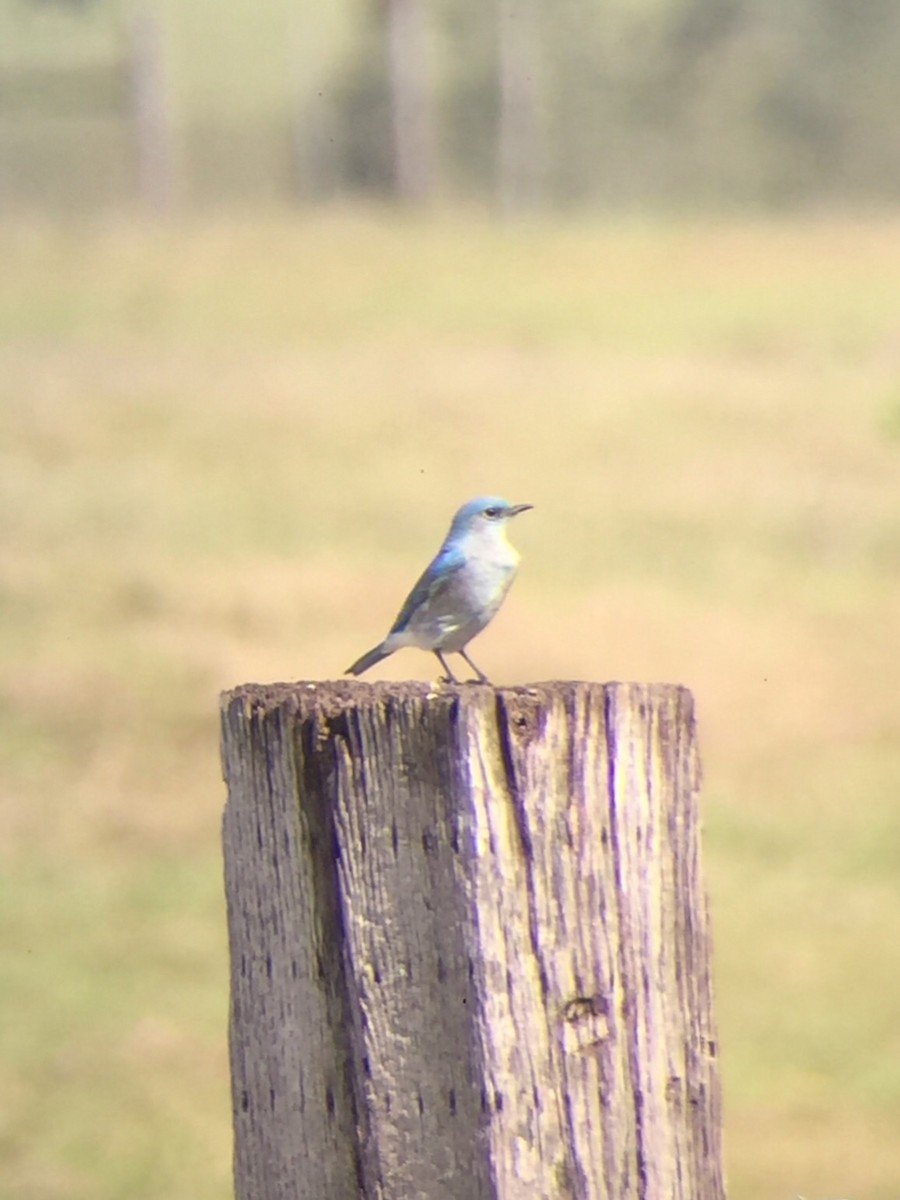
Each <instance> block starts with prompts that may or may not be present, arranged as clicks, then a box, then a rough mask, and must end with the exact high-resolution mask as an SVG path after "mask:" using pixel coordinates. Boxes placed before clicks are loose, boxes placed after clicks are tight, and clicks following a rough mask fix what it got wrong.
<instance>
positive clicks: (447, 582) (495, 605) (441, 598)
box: [345, 496, 534, 683]
mask: <svg viewBox="0 0 900 1200" xmlns="http://www.w3.org/2000/svg"><path fill="white" fill-rule="evenodd" d="M533 507H534V505H532V504H510V502H509V501H508V500H504V499H502V498H501V497H500V496H476V497H475V499H474V500H469V501H468V502H467V503H465V504H464V505H463V506H462V508H460V509H459V510H458V512H457V513H456V515H455V516H454V518H453V520H452V522H451V523H450V529H449V531H448V533H447V536H446V537H445V538H444V541H443V544H442V545H441V548H440V550H438V552H437V554H436V555H435V556H434V558H433V559H432V560H431V562H430V563H429V564H428V566H427V567H426V568H425V570H424V571H423V572H422V575H421V577H420V578H419V580H418V582H417V583H416V585H415V587H414V588H413V590H412V591H411V592H410V593H409V595H408V596H407V598H406V601H405V603H404V605H403V607H402V608H401V609H400V612H399V613H398V614H397V619H396V621H394V624H393V625H392V626H391V629H390V632H389V633H388V635H387V637H386V638H385V639H384V641H381V642H379V643H378V645H377V646H374V647H373V648H372V649H371V650H369V651H367V652H366V653H365V654H363V655H362V657H361V658H358V659H357V660H356V662H355V663H353V665H352V666H350V667H348V668H347V670H346V672H345V673H346V674H347V675H361V674H362V673H363V671H368V669H369V668H370V667H373V666H374V665H375V664H376V663H377V662H381V660H382V659H383V658H387V656H388V655H389V654H393V653H394V651H395V650H400V649H402V648H403V647H404V646H416V647H418V648H419V649H421V650H431V651H433V652H434V654H435V655H436V656H437V659H438V662H440V664H441V668H442V670H443V671H444V674H445V677H446V681H447V682H449V683H458V682H459V680H458V679H457V678H456V676H455V675H454V674H453V672H452V671H451V670H450V667H449V666H448V665H447V660H446V659H445V658H444V655H445V654H449V653H457V654H460V655H461V656H462V657H463V658H464V659H465V661H466V662H467V663H468V665H469V666H470V667H471V668H472V670H473V671H474V672H475V676H476V678H477V680H478V682H479V683H489V682H490V681H489V679H488V677H487V675H485V673H484V672H483V671H482V670H481V669H480V668H479V667H477V666H476V665H475V663H474V662H472V659H471V658H470V657H469V655H468V654H467V653H466V646H467V645H468V644H469V642H470V641H471V640H472V638H473V637H475V635H476V634H478V633H481V631H482V629H484V627H485V625H487V624H488V622H489V621H490V620H491V619H492V618H493V617H494V616H495V615H496V613H497V610H498V609H499V607H500V605H501V604H502V603H503V599H504V597H505V596H506V593H507V592H508V591H509V586H510V584H511V583H512V581H513V579H514V578H515V574H516V569H517V567H518V565H519V552H518V551H517V550H516V548H515V547H514V546H513V545H511V544H510V542H509V541H508V540H507V536H506V534H507V525H508V524H509V522H510V521H511V520H512V518H513V517H515V516H518V514H519V513H522V512H526V511H527V510H528V509H530V508H533Z"/></svg>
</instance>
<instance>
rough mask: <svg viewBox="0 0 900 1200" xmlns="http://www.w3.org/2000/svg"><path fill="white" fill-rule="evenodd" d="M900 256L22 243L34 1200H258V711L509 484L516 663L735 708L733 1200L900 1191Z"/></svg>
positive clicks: (13, 409) (18, 466)
mask: <svg viewBox="0 0 900 1200" xmlns="http://www.w3.org/2000/svg"><path fill="white" fill-rule="evenodd" d="M898 235H900V222H898V221H897V220H896V219H888V218H882V219H880V220H874V219H873V220H871V221H868V222H865V223H863V222H860V221H854V220H850V219H837V218H834V219H822V220H820V221H817V222H810V223H806V224H803V223H799V222H797V223H781V224H776V223H769V224H767V223H764V222H758V221H757V222H739V221H734V222H732V223H728V224H719V225H704V224H701V223H688V222H685V223H681V224H676V223H672V224H662V223H660V224H653V223H648V222H641V221H635V220H632V221H624V220H622V221H617V222H613V223H610V224H605V225H600V224H597V225H590V224H569V225H563V226H551V225H543V224H540V223H535V224H523V225H517V226H514V227H509V228H505V229H502V228H497V227H495V226H492V225H489V224H487V223H485V222H483V221H481V220H480V219H478V218H477V217H474V216H466V215H456V216H453V215H449V214H447V215H443V216H439V217H436V218H434V219H432V220H425V219H419V218H416V219H414V218H403V217H400V216H396V215H390V214H387V213H377V212H360V211H345V212H336V213H331V214H317V215H316V214H307V215H303V216H296V217H294V218H289V217H287V216H285V217H279V216H276V215H272V214H270V215H268V216H266V217H260V218H258V219H256V220H250V219H249V218H248V219H247V220H246V221H239V220H235V219H226V218H224V217H223V218H220V219H218V220H216V221H211V222H207V223H196V224H184V225H179V224H175V225H172V226H169V227H160V228H151V227H141V226H137V225H132V224H130V223H128V222H124V221H122V222H113V223H110V224H109V225H107V226H99V225H96V226H94V225H85V226H83V227H81V228H80V229H77V230H76V229H63V228H58V227H53V226H50V225H37V224H34V225H13V224H8V225H6V226H4V227H0V261H2V262H3V264H4V269H3V271H2V273H0V504H2V509H3V512H4V537H3V539H2V542H0V617H2V620H0V650H2V656H0V662H2V667H0V713H2V718H3V719H2V721H0V761H2V762H3V771H2V778H0V856H2V862H0V879H2V884H0V922H2V931H3V941H4V945H5V947H6V953H5V954H4V956H3V961H2V963H0V1092H2V1094H3V1095H4V1097H5V1098H6V1102H5V1104H4V1116H3V1118H2V1121H0V1175H2V1177H3V1179H4V1185H3V1187H4V1190H5V1194H9V1195H11V1196H13V1195H14V1196H23V1197H24V1196H27V1197H29V1200H76V1198H78V1200H80V1198H81V1197H85V1198H88V1197H90V1198H91V1200H94V1198H97V1197H99V1198H101V1200H105V1198H107V1197H109V1198H110V1200H112V1198H113V1197H125V1196H127V1197H129V1200H150V1198H154V1200H156V1198H158V1200H179V1198H181V1197H183V1198H184V1200H188V1198H190V1200H196V1198H204V1197H209V1198H214V1197H215V1198H220V1197H225V1196H227V1195H228V1194H229V1182H228V1179H229V1158H230V1125H229V1108H228V1073H227V1061H226V1043H225V1022H226V1009H227V994H226V992H227V964H226V950H225V935H224V911H223V902H222V896H221V883H220V861H219V852H218V834H219V819H220V812H221V806H222V802H223V789H222V784H221V779H220V771H219V766H218V762H217V752H218V735H217V727H216V693H217V691H218V689H220V688H222V687H226V686H230V685H233V684H235V683H238V682H241V681H244V680H249V679H260V680H266V679H284V678H299V677H306V678H322V677H329V676H333V675H335V674H337V673H339V672H340V670H341V669H342V668H343V667H344V666H345V665H346V664H347V663H348V662H349V661H351V659H352V658H353V657H354V656H355V655H357V654H358V653H359V652H361V650H363V649H364V648H365V647H366V646H368V645H370V644H371V643H372V642H373V641H375V640H376V639H377V637H378V636H380V635H381V634H382V633H383V630H384V626H385V625H386V623H387V622H388V621H389V620H390V618H391V617H392V616H393V615H394V612H395V611H396V608H397V605H398V604H399V601H400V600H401V599H402V596H403V595H404V594H405V591H406V589H407V587H408V586H409V584H410V582H411V580H412V577H413V575H414V573H415V572H416V571H417V570H418V569H419V568H420V566H421V563H422V562H423V561H424V559H425V558H426V557H427V556H428V555H429V554H430V553H431V552H432V551H433V550H434V548H435V546H436V543H437V540H438V539H439V537H440V536H441V534H442V533H443V530H444V526H445V524H446V521H447V518H448V516H449V514H450V513H451V512H452V510H453V509H454V507H455V506H456V505H457V503H458V502H459V501H460V500H462V499H463V498H465V497H467V496H468V495H471V494H474V493H475V492H477V491H481V490H497V491H500V492H503V493H506V494H509V495H510V496H512V497H513V498H514V499H517V500H529V501H532V502H533V503H534V504H535V505H536V509H535V512H534V513H533V514H529V516H528V518H527V520H524V519H523V521H522V524H521V526H517V531H516V537H517V543H518V545H519V546H520V548H521V549H522V551H523V554H524V567H523V572H522V575H521V578H520V580H519V581H518V582H517V584H516V587H515V590H514V592H513V594H512V597H511V600H510V603H509V604H508V606H507V607H506V608H505V609H504V611H503V613H502V615H501V617H500V618H499V619H498V620H497V622H496V623H495V625H494V626H492V628H491V629H490V631H488V632H487V633H486V634H485V635H484V638H483V642H482V643H480V650H479V654H478V659H479V662H482V661H483V663H484V665H485V667H486V668H487V669H488V670H489V671H490V673H491V674H492V676H494V677H495V678H497V679H498V680H502V681H509V682H519V681H524V680H528V679H540V678H553V677H563V678H564V677H583V678H593V679H606V678H642V679H676V680H679V681H684V682H686V683H687V684H689V685H690V686H691V687H692V688H693V689H694V691H695V694H696V696H697V700H698V703H699V709H700V717H701V736H702V741H703V747H704V758H705V769H706V789H705V793H704V806H705V813H706V842H705V852H706V864H707V876H708V880H709V884H710V887H711V891H712V901H713V918H714V927H715V934H716V943H717V956H716V976H717V984H718V1009H719V1018H720V1025H721V1045H722V1066H723V1073H724V1081H725V1099H726V1146H727V1155H728V1163H727V1165H728V1175H729V1181H730V1193H731V1195H732V1197H735V1198H737V1200H791V1198H793V1197H795V1196H798V1195H801V1196H804V1197H806V1198H807V1200H829V1198H831V1200H833V1198H835V1197H838V1196H846V1197H848V1198H852V1200H862V1198H865V1200H896V1197H897V1195H898V1194H900V1161H898V1158H897V1154H896V1149H895V1145H896V1136H895V1130H896V1127H897V1122H898V1120H900V1053H898V1051H900V1046H898V1034H897V1029H898V1028H900V1022H898V1008H897V1003H898V1002H897V997H898V995H900V939H898V938H897V936H896V930H897V927H898V920H900V887H898V884H897V880H898V878H900V836H898V835H900V820H898V817H897V805H896V794H897V787H898V783H900V734H898V723H897V681H896V662H897V656H896V647H897V631H898V629H900V438H898V436H897V424H898V418H897V413H898V402H897V395H898V390H897V376H898V369H900V342H898V334H897V323H896V316H897V305H896V295H897V289H896V280H897V278H898V277H900V236H898ZM429 671H430V664H429V662H428V660H427V658H426V656H424V655H416V654H414V653H412V652H410V653H409V654H408V655H404V656H403V657H402V658H398V659H394V660H391V661H390V662H388V663H386V664H384V666H383V667H382V668H380V672H381V674H382V675H383V676H388V677H389V676H391V675H393V674H396V673H398V672H399V673H401V674H406V673H409V674H411V675H416V676H420V677H427V675H428V672H429Z"/></svg>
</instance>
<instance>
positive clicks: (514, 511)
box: [506, 504, 534, 517]
mask: <svg viewBox="0 0 900 1200" xmlns="http://www.w3.org/2000/svg"><path fill="white" fill-rule="evenodd" d="M529 508H534V505H533V504H511V505H510V506H509V508H508V509H507V510H506V515H507V516H508V517H517V516H518V515H519V513H522V512H527V511H528V509H529Z"/></svg>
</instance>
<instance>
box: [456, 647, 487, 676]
mask: <svg viewBox="0 0 900 1200" xmlns="http://www.w3.org/2000/svg"><path fill="white" fill-rule="evenodd" d="M459 653H460V655H461V656H462V657H463V658H464V659H465V660H466V662H467V663H468V664H469V666H470V667H471V668H472V670H473V671H474V672H475V675H476V677H477V679H478V682H479V683H490V682H491V681H490V680H489V679H488V677H487V675H485V673H484V671H482V670H480V669H479V668H478V667H476V666H475V664H474V663H473V662H472V660H471V658H469V656H468V654H466V652H465V650H460V652H459Z"/></svg>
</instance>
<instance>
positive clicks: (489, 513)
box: [484, 504, 500, 518]
mask: <svg viewBox="0 0 900 1200" xmlns="http://www.w3.org/2000/svg"><path fill="white" fill-rule="evenodd" d="M484 515H485V516H486V517H491V518H493V517H499V516H500V509H499V508H496V507H495V506H494V505H493V504H492V505H491V506H490V508H486V509H485V510H484Z"/></svg>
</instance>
